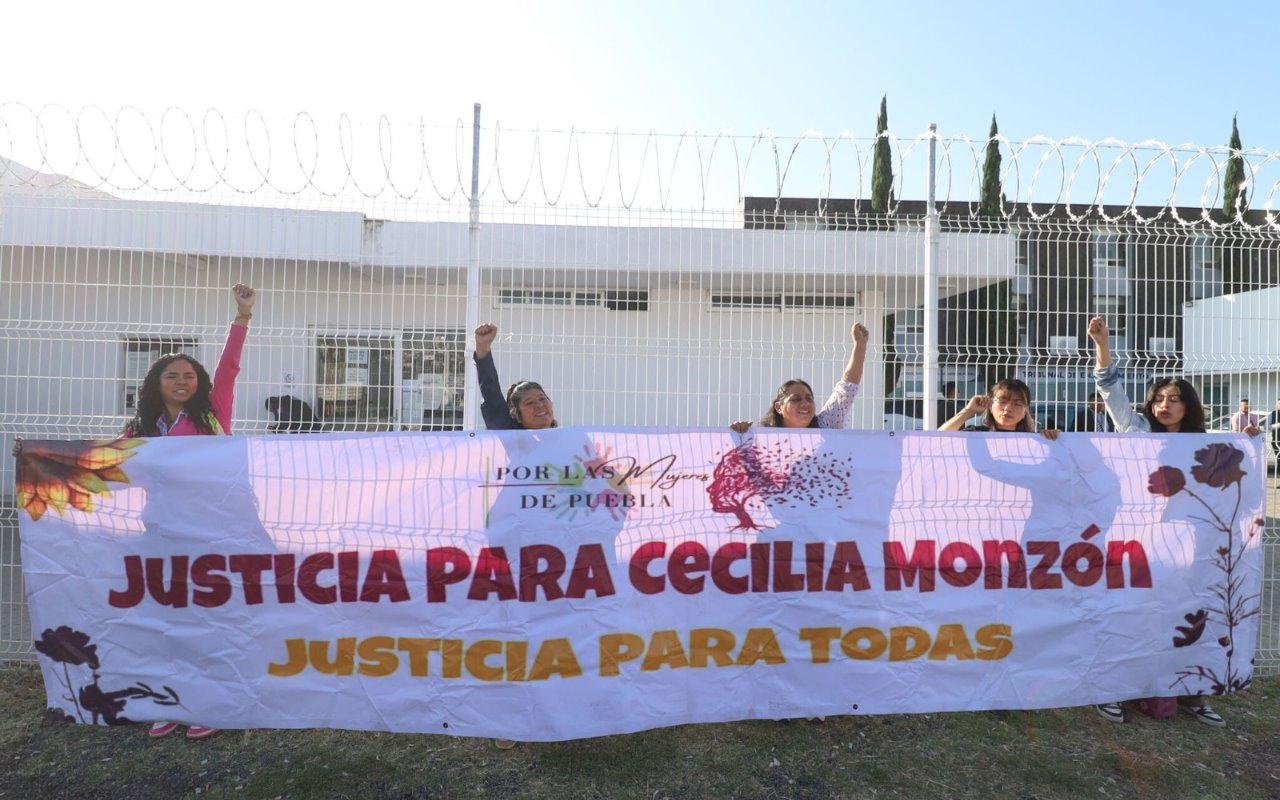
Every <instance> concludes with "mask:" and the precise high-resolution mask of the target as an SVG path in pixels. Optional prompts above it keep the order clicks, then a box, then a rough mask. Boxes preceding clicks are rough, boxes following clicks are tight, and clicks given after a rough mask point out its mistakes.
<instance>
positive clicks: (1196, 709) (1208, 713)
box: [1179, 705, 1227, 728]
mask: <svg viewBox="0 0 1280 800" xmlns="http://www.w3.org/2000/svg"><path fill="white" fill-rule="evenodd" d="M1179 708H1181V709H1182V713H1184V714H1190V715H1191V716H1193V717H1195V718H1196V721H1197V722H1201V723H1203V724H1205V725H1208V726H1210V727H1212V728H1225V727H1227V721H1226V720H1225V719H1223V718H1222V717H1220V716H1218V712H1216V711H1214V710H1213V709H1212V708H1210V707H1209V706H1207V705H1203V706H1179Z"/></svg>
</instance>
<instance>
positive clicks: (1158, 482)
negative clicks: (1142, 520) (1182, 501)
mask: <svg viewBox="0 0 1280 800" xmlns="http://www.w3.org/2000/svg"><path fill="white" fill-rule="evenodd" d="M1186 485H1187V476H1186V475H1183V474H1182V470H1180V469H1178V468H1177V467H1160V468H1159V469H1157V470H1156V471H1155V472H1153V473H1151V475H1150V477H1149V478H1148V479H1147V491H1149V492H1151V493H1152V494H1158V495H1160V496H1162V497H1173V496H1174V495H1175V494H1177V493H1178V492H1180V491H1182V490H1183V488H1185V487H1186Z"/></svg>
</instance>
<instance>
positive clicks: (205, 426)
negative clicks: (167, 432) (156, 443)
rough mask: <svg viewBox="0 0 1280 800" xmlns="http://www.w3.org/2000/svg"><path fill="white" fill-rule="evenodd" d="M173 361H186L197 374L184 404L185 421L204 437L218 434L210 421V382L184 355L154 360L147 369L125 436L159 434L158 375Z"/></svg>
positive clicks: (161, 410)
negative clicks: (191, 391)
mask: <svg viewBox="0 0 1280 800" xmlns="http://www.w3.org/2000/svg"><path fill="white" fill-rule="evenodd" d="M175 361H186V362H187V363H188V364H190V365H191V366H192V367H193V368H194V369H195V371H196V381H197V382H196V391H195V393H194V394H193V395H191V397H190V399H188V400H187V402H186V403H185V404H184V405H183V407H182V410H183V411H184V412H186V415H187V419H189V420H191V424H192V425H194V426H195V427H196V430H197V431H198V432H200V433H202V434H205V435H212V434H215V433H217V430H215V429H214V427H213V424H212V423H211V422H210V420H215V421H216V419H217V418H216V417H215V416H214V414H213V404H212V403H211V402H210V400H209V392H210V391H211V390H212V389H213V381H212V380H210V379H209V373H208V371H207V370H205V368H204V366H203V365H202V364H201V363H200V362H199V361H196V360H195V359H194V358H192V357H191V356H189V355H187V354H186V353H165V354H164V355H162V356H160V357H159V358H157V359H156V360H155V363H153V364H152V365H151V368H150V369H148V370H147V377H145V378H143V379H142V388H140V389H139V390H138V402H137V408H138V410H137V412H136V413H135V414H134V415H133V419H132V420H130V421H129V424H128V425H125V426H124V435H125V436H157V435H159V433H160V431H159V430H158V429H157V428H156V421H157V420H159V419H160V415H161V414H163V413H164V412H165V408H164V398H163V397H161V396H160V376H161V375H162V374H163V373H164V371H165V370H166V369H167V368H168V367H169V365H170V364H172V363H173V362H175Z"/></svg>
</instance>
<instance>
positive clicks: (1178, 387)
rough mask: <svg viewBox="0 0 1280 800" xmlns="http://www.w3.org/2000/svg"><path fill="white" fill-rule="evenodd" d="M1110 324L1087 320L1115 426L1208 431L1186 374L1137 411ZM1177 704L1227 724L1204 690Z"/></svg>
mask: <svg viewBox="0 0 1280 800" xmlns="http://www.w3.org/2000/svg"><path fill="white" fill-rule="evenodd" d="M1108 336H1109V332H1108V331H1107V323H1106V320H1104V319H1103V318H1102V317H1094V318H1093V319H1091V320H1089V338H1090V339H1092V340H1093V343H1094V352H1095V356H1096V363H1095V367H1096V368H1095V370H1094V380H1095V381H1096V383H1097V389H1098V394H1100V395H1102V401H1103V402H1104V403H1105V404H1106V407H1107V415H1108V416H1109V417H1110V418H1111V423H1112V425H1113V426H1114V428H1115V430H1116V431H1119V432H1121V433H1128V432H1139V433H1204V432H1205V415H1204V404H1203V403H1201V402H1200V395H1199V394H1198V393H1197V392H1196V390H1195V387H1194V386H1192V385H1191V384H1190V383H1188V382H1187V381H1186V380H1184V379H1182V378H1162V379H1160V380H1157V381H1156V382H1155V383H1153V384H1152V385H1151V388H1150V389H1149V390H1148V391H1147V398H1146V400H1145V401H1144V402H1143V404H1142V408H1141V409H1140V410H1138V411H1134V409H1133V405H1132V404H1131V403H1130V402H1129V397H1128V395H1126V394H1125V391H1124V386H1123V385H1122V384H1121V383H1120V374H1119V370H1118V369H1117V368H1116V364H1115V362H1114V361H1113V360H1112V358H1111V344H1110V340H1109V339H1108V338H1107V337H1108ZM1244 432H1245V433H1248V434H1249V435H1250V436H1256V435H1258V433H1260V432H1261V431H1260V430H1259V429H1258V428H1257V427H1256V426H1251V427H1248V428H1245V429H1244ZM1096 708H1097V710H1098V714H1099V715H1101V716H1102V717H1103V719H1106V720H1108V721H1110V722H1124V721H1125V711H1124V706H1123V705H1122V704H1121V703H1100V704H1099V705H1097V706H1096ZM1178 708H1179V709H1180V710H1181V711H1182V712H1183V713H1186V714H1190V715H1192V716H1194V717H1195V718H1196V720H1197V721H1199V722H1202V723H1204V724H1205V725H1210V726H1213V727H1215V728H1221V727H1223V726H1225V725H1226V724H1227V723H1226V721H1225V720H1223V718H1222V717H1221V715H1219V714H1218V713H1217V712H1216V711H1214V710H1213V708H1211V707H1210V706H1209V704H1208V702H1206V701H1205V698H1204V696H1203V695H1191V696H1185V697H1179V698H1178Z"/></svg>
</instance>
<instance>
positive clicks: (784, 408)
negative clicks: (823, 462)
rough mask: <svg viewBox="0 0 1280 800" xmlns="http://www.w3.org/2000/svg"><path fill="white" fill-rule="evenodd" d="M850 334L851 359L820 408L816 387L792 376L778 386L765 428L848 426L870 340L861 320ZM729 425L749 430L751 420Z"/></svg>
mask: <svg viewBox="0 0 1280 800" xmlns="http://www.w3.org/2000/svg"><path fill="white" fill-rule="evenodd" d="M849 336H850V338H852V339H853V352H852V353H850V354H849V363H848V364H846V365H845V368H844V372H843V373H842V374H841V375H840V380H839V381H837V382H836V385H835V387H834V388H833V389H832V390H831V396H830V397H828V398H827V402H826V403H824V404H823V406H822V410H821V411H818V410H817V404H816V403H815V402H814V399H813V387H812V386H810V385H809V384H808V383H806V382H805V381H802V380H800V379H799V378H793V379H792V380H789V381H787V382H786V383H784V384H782V385H781V386H779V387H778V391H777V392H776V393H775V394H774V396H773V402H772V403H770V404H769V410H768V411H766V412H765V414H764V417H763V418H762V419H761V420H760V425H761V427H765V428H847V427H848V426H849V411H850V409H851V408H852V407H853V400H854V398H855V397H857V396H858V389H859V388H860V387H861V384H862V368H863V366H864V365H865V364H866V360H867V341H868V340H869V339H870V338H871V334H870V332H869V331H868V330H867V328H866V326H865V325H863V324H862V323H861V322H857V323H854V325H853V327H851V328H849ZM729 427H731V428H733V429H734V430H735V431H737V432H738V433H746V432H747V429H748V428H750V427H751V423H750V422H746V421H742V422H735V423H733V424H732V425H730V426H729Z"/></svg>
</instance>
